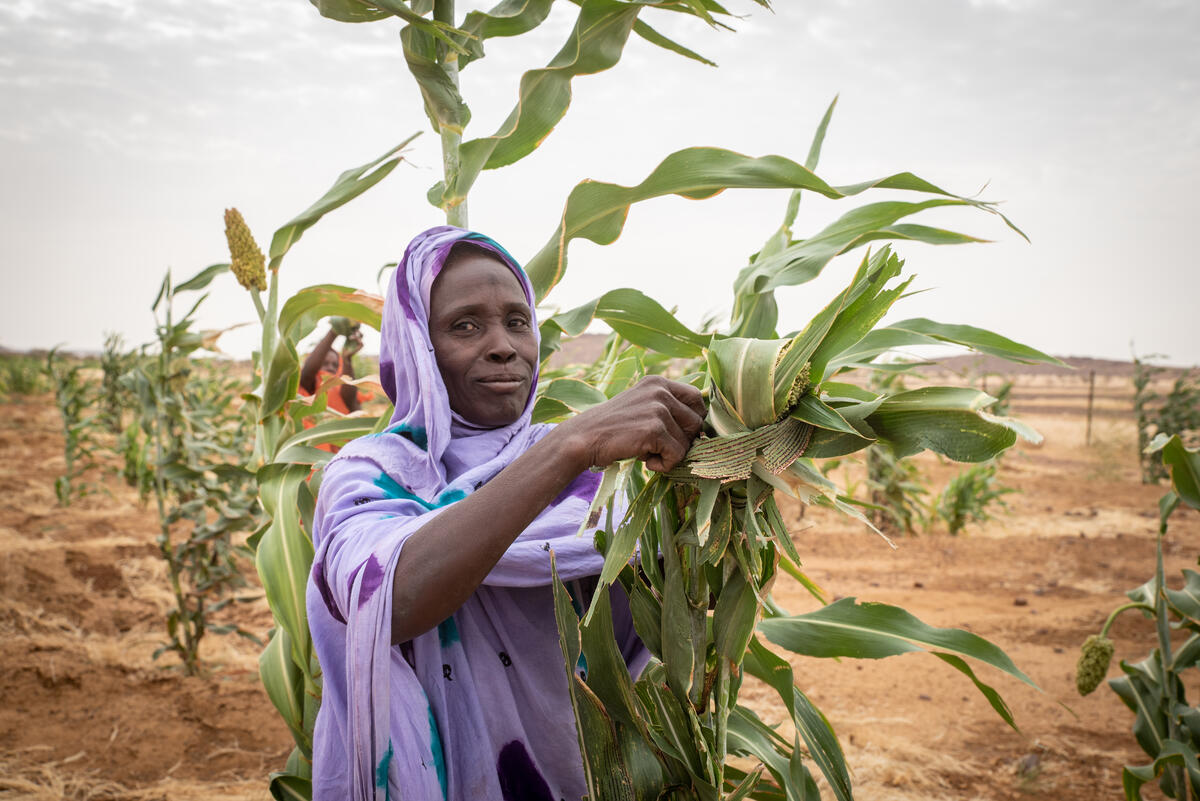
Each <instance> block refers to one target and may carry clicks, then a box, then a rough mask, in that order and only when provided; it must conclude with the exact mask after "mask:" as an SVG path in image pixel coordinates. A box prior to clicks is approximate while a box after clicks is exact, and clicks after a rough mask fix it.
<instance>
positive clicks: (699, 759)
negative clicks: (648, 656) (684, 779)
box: [634, 664, 704, 783]
mask: <svg viewBox="0 0 1200 801" xmlns="http://www.w3.org/2000/svg"><path fill="white" fill-rule="evenodd" d="M664 674H665V671H664V670H663V666H662V665H661V664H654V665H651V666H650V667H648V668H647V669H646V671H644V672H643V674H642V676H641V678H639V679H638V681H637V684H636V685H634V689H635V691H636V692H637V695H638V702H639V704H640V707H641V711H642V713H643V715H644V717H645V718H646V719H647V720H648V721H650V723H651V726H650V736H651V737H652V738H653V739H654V742H655V744H656V745H657V746H658V747H659V749H660V750H661V751H662V752H663V753H665V754H669V755H671V756H673V757H675V758H676V759H678V760H679V761H680V762H682V763H683V764H684V766H685V767H686V769H687V771H688V773H689V774H690V775H691V778H692V780H693V782H694V783H695V780H696V779H697V778H699V777H702V776H704V762H703V759H704V758H703V756H702V755H701V753H700V751H699V748H698V747H697V746H698V744H697V741H696V739H695V736H694V734H693V732H692V728H691V725H690V724H689V723H688V716H687V715H686V714H685V712H684V710H683V709H681V708H680V705H679V701H678V699H676V697H675V695H674V694H672V693H671V691H670V690H668V689H667V687H666V684H665V675H664Z"/></svg>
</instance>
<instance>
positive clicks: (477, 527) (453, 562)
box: [392, 429, 588, 643]
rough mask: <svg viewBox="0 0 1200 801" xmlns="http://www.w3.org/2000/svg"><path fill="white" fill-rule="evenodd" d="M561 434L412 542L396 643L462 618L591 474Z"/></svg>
mask: <svg viewBox="0 0 1200 801" xmlns="http://www.w3.org/2000/svg"><path fill="white" fill-rule="evenodd" d="M572 439H573V438H572V437H571V436H570V434H569V432H566V431H560V430H559V429H555V430H554V431H552V432H550V433H549V434H547V435H546V436H545V437H544V438H542V439H541V440H540V441H539V442H537V443H536V444H535V445H534V446H533V447H531V448H530V449H529V450H527V451H526V452H525V453H523V454H522V455H521V456H519V457H518V458H517V459H515V460H514V461H513V462H512V464H510V465H508V467H506V468H504V469H503V470H502V471H500V473H499V474H498V475H497V476H496V477H495V478H493V479H492V480H491V481H489V482H488V483H487V484H485V485H484V486H482V487H480V488H479V489H478V490H476V491H475V492H473V493H472V494H470V495H468V496H467V497H466V498H464V499H463V500H461V501H458V502H457V503H455V504H453V505H451V506H449V507H447V508H446V509H445V510H443V511H442V512H441V513H440V514H439V515H437V516H436V517H435V518H433V519H432V520H431V521H429V522H428V523H426V524H425V525H424V526H422V527H421V528H420V529H419V530H417V531H416V532H415V533H414V534H413V535H412V536H411V537H409V539H408V540H407V541H406V542H405V544H404V548H403V550H402V551H401V552H400V558H399V560H398V561H397V563H396V572H395V580H394V583H393V587H392V642H393V643H401V642H405V641H407V640H411V639H412V638H413V637H416V636H417V635H419V634H423V633H424V632H426V631H429V630H430V629H432V628H433V627H434V626H436V625H437V624H439V623H441V622H442V621H443V620H445V619H446V618H447V617H449V616H450V615H452V614H453V613H454V612H455V611H457V610H458V608H459V607H460V606H462V605H463V603H464V602H465V601H466V600H467V598H469V597H470V596H471V593H473V592H475V590H476V588H478V587H479V585H480V584H481V583H482V582H483V580H484V578H486V577H487V574H488V573H489V572H491V570H492V568H493V567H494V566H495V565H496V563H497V562H498V561H499V560H500V557H501V556H503V555H504V552H505V551H506V550H508V547H509V545H511V544H512V542H513V540H515V539H516V538H517V537H518V536H519V535H520V533H521V532H522V531H524V530H525V528H526V527H527V526H528V525H529V524H530V523H532V522H533V520H534V518H536V517H537V516H538V515H539V514H541V512H542V510H543V509H545V508H546V507H547V506H549V505H550V502H551V501H553V500H554V499H555V498H556V497H558V495H559V494H560V493H561V492H562V491H563V490H564V489H565V488H566V487H567V485H568V484H570V483H571V481H573V480H574V479H575V477H576V476H578V475H579V473H581V472H582V471H583V470H586V469H587V467H588V463H587V461H586V457H585V455H584V451H583V449H582V448H580V447H578V446H577V443H575V442H573V441H572Z"/></svg>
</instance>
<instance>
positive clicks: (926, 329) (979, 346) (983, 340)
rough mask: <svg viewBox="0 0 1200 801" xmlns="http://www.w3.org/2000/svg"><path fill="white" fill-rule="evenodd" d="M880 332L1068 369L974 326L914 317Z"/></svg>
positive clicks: (1024, 362)
mask: <svg viewBox="0 0 1200 801" xmlns="http://www.w3.org/2000/svg"><path fill="white" fill-rule="evenodd" d="M880 331H895V332H906V333H910V334H914V335H918V337H919V336H924V337H929V338H930V339H933V340H936V341H939V342H950V343H953V344H955V345H963V346H964V347H968V348H970V349H971V350H974V351H978V352H979V353H987V354H989V355H991V356H999V357H1000V358H1002V359H1008V360H1009V361H1011V362H1019V363H1021V364H1054V365H1058V366H1060V367H1065V366H1066V365H1065V364H1064V363H1063V362H1062V361H1060V360H1059V359H1056V358H1055V357H1053V356H1050V355H1049V354H1046V353H1043V352H1042V351H1040V350H1038V349H1037V348H1031V347H1030V346H1028V345H1022V344H1021V343H1020V342H1014V341H1013V340H1011V339H1009V338H1008V337H1004V336H1001V335H1000V334H997V333H994V332H992V331H988V330H986V329H983V328H976V327H975V326H973V325H949V324H946V323H937V322H934V321H933V320H927V319H925V318H923V317H914V318H912V319H911V320H902V321H900V322H898V323H893V324H892V325H889V326H887V327H885V328H882V329H880ZM904 344H914V345H915V344H924V342H922V341H920V340H919V339H914V340H913V341H912V342H910V343H904Z"/></svg>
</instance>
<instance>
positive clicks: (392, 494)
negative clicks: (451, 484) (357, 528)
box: [374, 473, 467, 511]
mask: <svg viewBox="0 0 1200 801" xmlns="http://www.w3.org/2000/svg"><path fill="white" fill-rule="evenodd" d="M374 484H375V486H377V487H379V488H380V489H381V490H383V494H384V496H385V497H387V498H392V499H395V500H404V501H415V502H417V503H419V504H421V506H424V507H425V508H426V509H428V510H430V511H432V510H434V509H440V508H442V507H443V506H449V505H450V504H452V503H454V502H455V501H461V500H462V499H463V498H465V497H467V493H465V492H463V491H462V490H460V489H452V490H446V491H445V492H443V493H442V494H441V495H439V496H438V499H437V501H435V502H434V503H430V502H429V501H427V500H425V499H424V498H421V497H419V496H417V495H414V494H413V493H411V492H409V491H408V490H406V489H405V488H404V487H402V486H400V482H398V481H396V479H394V478H392V477H391V476H389V475H388V474H387V473H380V474H379V477H378V478H376V479H375V481H374Z"/></svg>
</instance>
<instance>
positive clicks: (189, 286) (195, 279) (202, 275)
mask: <svg viewBox="0 0 1200 801" xmlns="http://www.w3.org/2000/svg"><path fill="white" fill-rule="evenodd" d="M226 272H229V263H228V262H225V263H222V264H210V265H209V266H208V267H205V268H204V269H203V270H201V271H200V272H198V273H196V274H195V275H193V276H192V277H191V278H189V279H188V280H186V281H184V282H183V283H182V284H176V285H175V286H174V287H173V288H172V289H171V296H172V297H174V296H175V295H178V294H179V293H180V292H189V291H195V290H197V289H204V287H206V286H208V285H209V284H211V283H212V280H213V279H214V278H216V277H217V276H218V275H221V274H222V273H226ZM155 305H157V304H155ZM197 305H199V304H197ZM192 310H193V311H195V307H193V309H192ZM186 316H187V317H190V316H191V313H190V312H189V313H188V314H187V315H186Z"/></svg>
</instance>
